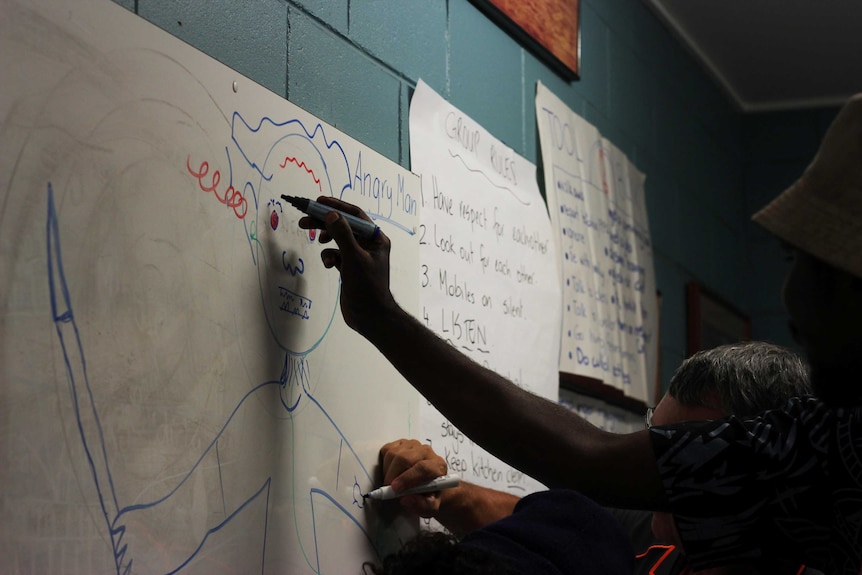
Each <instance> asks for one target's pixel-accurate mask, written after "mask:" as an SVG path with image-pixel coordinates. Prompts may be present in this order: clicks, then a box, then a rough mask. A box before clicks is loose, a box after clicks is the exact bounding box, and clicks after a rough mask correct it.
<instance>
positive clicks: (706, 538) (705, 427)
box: [651, 398, 862, 575]
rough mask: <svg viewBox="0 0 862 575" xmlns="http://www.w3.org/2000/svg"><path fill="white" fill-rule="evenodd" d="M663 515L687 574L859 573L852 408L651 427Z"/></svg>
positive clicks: (860, 507)
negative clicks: (796, 567)
mask: <svg viewBox="0 0 862 575" xmlns="http://www.w3.org/2000/svg"><path fill="white" fill-rule="evenodd" d="M651 437H652V444H653V450H654V452H655V456H656V463H657V465H658V470H659V474H660V475H661V479H662V482H663V484H664V489H665V494H666V495H667V498H668V501H669V503H670V511H671V512H672V513H673V514H674V516H675V518H676V523H677V528H678V530H679V533H680V536H681V538H682V541H683V545H684V546H685V551H686V555H687V556H688V558H689V561H690V562H691V564H692V566H693V567H694V568H695V569H704V568H707V567H711V566H717V565H721V564H726V563H728V562H729V560H730V559H731V558H732V559H733V561H734V562H739V561H740V560H742V561H744V562H752V563H756V562H757V561H758V560H760V559H761V558H763V557H780V556H783V557H787V558H788V559H792V560H794V561H798V562H799V563H804V564H806V565H810V566H811V567H814V568H816V569H819V570H821V571H824V572H825V573H830V574H831V573H836V574H837V573H842V574H852V575H859V573H860V570H859V568H860V565H862V407H854V408H830V407H827V406H826V405H824V404H823V403H821V402H820V401H818V400H816V399H814V398H803V399H793V400H791V401H790V402H789V403H788V405H787V407H786V408H785V409H783V410H775V411H769V412H766V413H764V414H763V415H761V416H760V417H757V418H755V419H751V420H745V421H743V420H740V419H738V418H735V417H730V418H727V419H723V420H717V421H709V422H697V423H694V422H692V423H683V424H675V425H669V426H659V427H653V428H652V433H651Z"/></svg>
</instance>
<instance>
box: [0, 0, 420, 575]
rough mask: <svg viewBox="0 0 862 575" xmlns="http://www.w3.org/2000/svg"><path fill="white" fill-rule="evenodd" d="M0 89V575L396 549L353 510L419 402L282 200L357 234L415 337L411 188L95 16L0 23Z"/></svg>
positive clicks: (389, 167)
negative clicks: (368, 232) (365, 228)
mask: <svg viewBox="0 0 862 575" xmlns="http://www.w3.org/2000/svg"><path fill="white" fill-rule="evenodd" d="M69 6H74V8H70V7H69ZM0 69H2V71H3V81H2V82H0V118H2V127H0V133H2V137H0V174H2V182H0V209H2V212H0V353H2V356H0V410H2V414H0V484H2V486H3V489H2V491H0V508H2V510H3V513H2V514H0V572H2V573H4V574H15V573H28V574H32V573H69V574H77V573H80V574H88V575H89V574H93V573H183V574H189V573H207V574H214V573H215V574H218V573H232V574H234V573H291V574H293V573H333V572H337V573H359V572H361V563H362V561H364V560H374V559H376V558H378V557H380V556H381V555H383V554H385V553H388V552H389V551H392V550H394V549H395V548H396V547H397V546H398V543H399V540H400V538H403V537H404V536H406V535H408V534H409V533H411V532H413V531H414V530H415V528H416V525H415V521H412V522H411V521H410V520H408V519H406V518H396V519H389V518H387V519H384V518H383V517H382V516H381V514H379V513H378V510H377V508H373V509H372V508H369V507H368V506H365V505H364V504H363V501H362V497H361V495H362V493H364V492H367V491H368V490H370V489H371V488H372V487H373V486H374V484H375V472H376V471H377V469H376V465H377V461H378V449H379V447H380V445H382V444H383V443H384V442H387V441H391V440H392V439H394V438H396V437H404V436H408V437H409V436H413V435H415V434H416V430H415V429H414V428H415V426H416V423H415V422H416V419H417V413H418V403H419V396H418V394H416V392H415V391H413V390H412V389H411V388H410V386H409V385H407V384H406V382H404V381H403V380H402V379H401V378H400V376H398V374H397V373H396V372H395V371H394V370H393V369H392V368H391V367H390V366H389V364H388V362H386V361H385V360H384V359H383V357H382V356H381V355H380V354H379V353H378V352H377V351H376V349H374V348H373V347H372V346H371V345H370V344H368V343H367V342H366V341H365V340H364V339H363V338H361V337H360V336H358V335H357V334H355V333H354V332H352V331H351V330H350V329H349V328H347V327H346V325H345V324H344V322H343V320H342V317H341V313H340V311H339V307H338V297H339V293H340V292H339V278H338V274H337V273H336V272H335V271H331V270H325V269H324V268H323V265H322V263H321V262H320V256H319V253H320V250H321V247H320V245H319V244H318V243H317V242H315V241H314V239H315V234H314V233H309V232H307V231H304V230H300V229H299V228H298V227H297V224H296V222H297V220H298V218H299V216H300V214H299V212H298V211H296V210H295V209H293V208H292V207H290V206H289V205H286V204H285V203H284V202H281V201H280V195H281V194H283V193H289V194H292V195H299V196H305V197H316V196H317V195H320V194H323V195H332V196H336V197H341V198H343V199H345V200H347V201H351V202H353V203H357V204H359V205H360V206H362V207H364V208H366V209H367V210H368V211H369V212H371V213H372V214H373V216H374V217H375V218H376V220H377V222H378V223H379V224H380V225H381V226H382V227H383V228H384V230H385V231H386V233H387V234H388V235H389V236H390V237H392V239H393V252H392V285H393V292H394V293H395V296H396V298H397V299H398V301H399V302H400V303H401V305H402V306H404V307H405V308H406V309H408V310H410V311H412V312H414V313H415V310H416V308H417V305H418V303H417V302H418V288H417V286H416V274H417V262H418V244H417V241H416V235H415V230H416V226H417V221H418V204H417V202H416V198H418V196H419V182H418V178H417V177H416V176H415V175H413V174H411V173H410V172H408V171H406V170H405V169H403V168H401V167H399V166H397V165H395V164H393V163H392V162H390V161H388V160H386V159H385V158H383V157H382V156H380V155H379V154H377V153H375V152H374V151H373V150H371V149H369V148H367V147H365V146H363V145H361V144H360V143H358V142H356V141H354V140H352V139H351V138H349V137H347V136H346V135H344V134H342V133H340V132H338V131H337V130H335V129H334V128H332V127H331V126H328V125H326V124H325V123H323V122H321V121H320V120H318V119H317V118H314V117H313V116H311V115H310V114H308V113H306V112H304V111H303V110H301V109H300V108H298V107H296V106H294V105H292V104H290V103H289V102H287V101H285V100H284V99H282V98H280V97H278V96H276V95H275V94H273V93H271V92H269V91H267V90H265V89H264V88H262V87H260V86H258V85H256V84H254V83H253V82H251V81H250V80H248V79H247V78H244V77H242V76H240V75H239V74H237V73H236V72H234V71H232V70H230V69H228V68H226V67H225V66H223V65H221V64H219V63H218V62H216V61H215V60H213V59H212V58H210V57H208V56H206V55H204V54H202V53H200V52H198V51H197V50H195V49H193V48H191V47H189V46H187V45H185V44H183V43H182V42H180V41H179V40H177V39H175V38H174V37H172V36H170V35H168V34H167V33H165V32H163V31H161V30H158V29H157V28H155V27H153V26H151V25H150V24H148V23H146V22H145V21H143V20H141V19H139V18H138V17H137V16H135V15H134V14H132V13H130V12H127V11H126V10H125V9H123V8H121V7H118V6H117V5H115V4H113V3H112V2H110V1H108V0H85V1H76V2H75V3H74V4H73V5H71V4H69V3H67V2H62V1H60V0H21V1H18V0H0Z"/></svg>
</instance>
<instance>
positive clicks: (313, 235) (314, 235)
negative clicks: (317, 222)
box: [308, 230, 317, 242]
mask: <svg viewBox="0 0 862 575" xmlns="http://www.w3.org/2000/svg"><path fill="white" fill-rule="evenodd" d="M316 239H317V230H308V241H310V242H313V241H314V240H316Z"/></svg>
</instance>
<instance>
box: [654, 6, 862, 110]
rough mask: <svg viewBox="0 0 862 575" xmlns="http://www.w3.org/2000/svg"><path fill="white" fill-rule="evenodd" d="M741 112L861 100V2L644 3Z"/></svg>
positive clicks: (797, 107) (837, 103)
mask: <svg viewBox="0 0 862 575" xmlns="http://www.w3.org/2000/svg"><path fill="white" fill-rule="evenodd" d="M644 2H645V3H646V4H647V5H648V6H650V7H651V8H652V9H653V10H654V11H655V12H656V14H658V16H659V18H660V19H661V20H662V21H664V22H665V23H666V24H667V25H668V27H669V28H670V29H671V30H672V31H673V32H674V33H676V34H677V35H678V37H679V38H680V40H681V42H682V43H683V45H685V46H687V47H688V48H689V49H690V50H691V51H692V53H693V54H694V55H695V57H696V58H697V59H698V60H700V62H701V63H702V64H703V65H704V67H705V68H706V69H707V71H708V72H709V73H710V74H711V75H712V76H713V77H714V78H715V80H716V81H717V82H718V83H719V85H721V86H722V87H723V88H724V89H725V91H726V92H727V94H728V96H729V97H730V99H731V100H732V101H733V102H735V104H736V105H737V106H738V108H739V109H740V110H741V111H743V112H762V111H768V110H798V109H804V108H812V107H819V106H837V105H840V104H841V103H842V102H843V101H844V100H846V99H847V97H848V96H850V95H852V94H854V93H856V92H862V0H644Z"/></svg>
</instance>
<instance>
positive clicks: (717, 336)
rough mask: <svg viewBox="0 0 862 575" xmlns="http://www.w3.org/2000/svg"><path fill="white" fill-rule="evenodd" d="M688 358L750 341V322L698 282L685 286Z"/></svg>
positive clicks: (746, 317) (745, 316)
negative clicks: (719, 347)
mask: <svg viewBox="0 0 862 575" xmlns="http://www.w3.org/2000/svg"><path fill="white" fill-rule="evenodd" d="M685 291H686V308H687V314H688V355H691V354H693V353H695V352H697V351H700V350H702V349H711V348H713V347H717V346H719V345H724V344H726V343H736V342H738V341H747V340H750V339H751V319H750V318H749V317H748V316H747V315H745V314H744V313H742V312H741V311H739V310H738V309H736V308H735V307H733V306H732V305H730V304H728V303H727V302H725V301H723V300H722V299H721V298H719V297H718V296H716V295H715V294H713V293H711V292H710V291H709V290H707V289H706V288H704V287H703V286H702V285H700V284H699V283H697V282H690V283H688V284H687V285H686V290H685Z"/></svg>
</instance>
